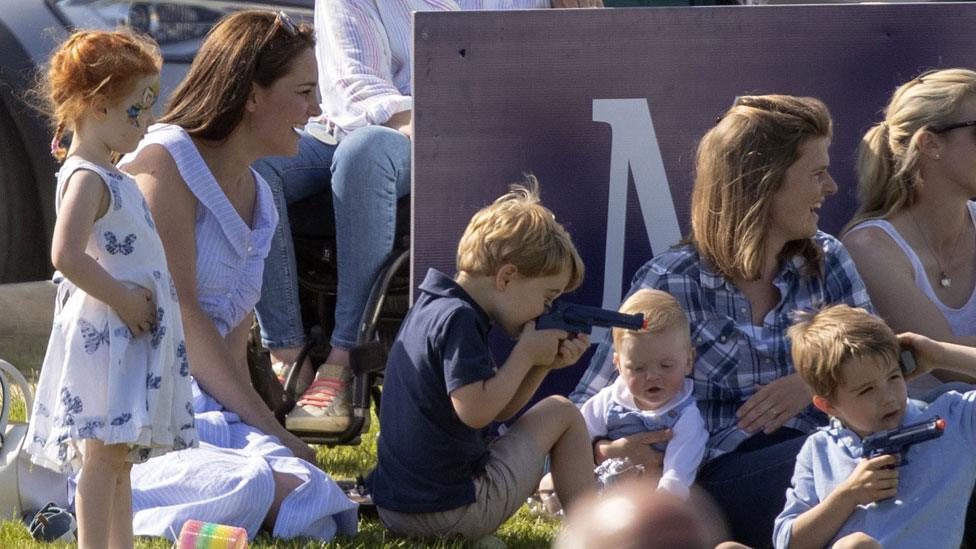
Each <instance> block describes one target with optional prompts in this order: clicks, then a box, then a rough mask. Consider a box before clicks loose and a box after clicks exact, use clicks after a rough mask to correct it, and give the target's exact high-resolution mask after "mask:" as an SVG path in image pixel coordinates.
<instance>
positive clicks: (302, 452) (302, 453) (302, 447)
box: [278, 428, 316, 465]
mask: <svg viewBox="0 0 976 549" xmlns="http://www.w3.org/2000/svg"><path fill="white" fill-rule="evenodd" d="M278 439H279V440H280V441H281V444H282V445H284V446H285V448H288V449H289V450H291V453H293V454H295V457H297V458H300V459H304V460H305V461H307V462H309V463H311V464H312V465H316V460H315V450H314V449H313V448H312V447H311V446H309V445H308V444H305V443H304V442H303V441H302V439H300V438H298V437H296V436H295V435H293V434H291V432H289V431H286V430H285V429H284V428H282V429H281V432H280V433H278Z"/></svg>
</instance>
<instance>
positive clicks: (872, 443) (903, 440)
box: [863, 416, 946, 466]
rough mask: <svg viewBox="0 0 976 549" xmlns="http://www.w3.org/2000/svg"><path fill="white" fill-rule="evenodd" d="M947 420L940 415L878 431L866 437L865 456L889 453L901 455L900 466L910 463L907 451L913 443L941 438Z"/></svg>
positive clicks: (870, 456)
mask: <svg viewBox="0 0 976 549" xmlns="http://www.w3.org/2000/svg"><path fill="white" fill-rule="evenodd" d="M945 427H946V422H945V420H944V419H942V418H941V417H939V416H935V417H934V418H933V419H929V420H925V421H920V422H918V423H913V424H911V425H905V426H904V427H896V428H894V429H888V430H887V431H878V432H877V433H874V434H871V435H868V436H867V437H865V439H864V444H863V447H864V457H866V458H873V457H878V456H883V455H887V454H895V455H898V456H900V457H901V462H900V463H899V464H898V465H899V466H901V465H904V464H906V463H908V460H906V459H905V453H906V452H907V451H908V448H909V447H910V446H911V445H912V444H916V443H919V442H925V441H926V440H932V439H933V438H939V437H941V436H942V433H943V431H945Z"/></svg>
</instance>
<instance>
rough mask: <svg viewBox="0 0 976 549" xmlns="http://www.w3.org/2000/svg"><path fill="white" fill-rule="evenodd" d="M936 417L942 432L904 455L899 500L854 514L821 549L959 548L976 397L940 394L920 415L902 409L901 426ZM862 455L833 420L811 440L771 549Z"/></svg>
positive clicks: (972, 467)
mask: <svg viewBox="0 0 976 549" xmlns="http://www.w3.org/2000/svg"><path fill="white" fill-rule="evenodd" d="M935 416H940V417H942V418H943V419H944V420H945V421H946V428H945V432H944V434H943V435H942V437H941V438H937V439H933V440H929V441H926V442H921V443H918V444H916V445H914V446H912V447H911V448H910V449H909V450H908V453H907V454H906V455H905V459H906V461H907V463H904V464H903V465H902V466H900V467H899V468H898V494H897V495H896V496H895V497H894V498H890V499H887V500H884V501H880V502H878V503H877V504H876V505H872V506H858V507H857V508H856V509H855V510H854V512H853V513H852V514H851V516H850V517H848V519H847V522H845V523H844V525H843V526H842V527H841V529H840V530H839V531H838V532H837V533H836V534H835V535H834V538H833V539H832V540H831V541H830V542H828V544H827V545H831V544H832V543H834V542H835V541H837V540H838V539H840V538H842V537H844V536H846V535H848V534H851V533H854V532H864V533H866V534H868V535H870V536H872V537H874V538H875V539H876V540H878V541H879V542H880V543H881V545H883V546H884V547H886V548H888V549H893V548H894V549H897V548H899V547H905V548H914V547H926V548H929V549H931V548H937V547H946V548H952V549H956V548H958V547H959V544H960V543H961V542H962V535H963V530H964V529H965V519H966V506H967V504H968V503H969V498H970V497H971V496H972V494H973V485H974V482H976V391H970V392H968V393H966V394H960V393H957V392H954V391H953V392H950V393H946V394H944V395H942V396H941V397H939V398H938V399H936V401H935V402H933V403H932V404H931V405H929V406H928V408H926V409H925V410H919V409H918V408H917V407H916V406H915V405H914V404H912V402H911V401H909V403H908V407H907V409H906V410H905V418H904V419H903V420H902V425H907V424H911V423H918V422H920V421H923V420H928V419H932V418H934V417H935ZM861 455H862V450H861V438H860V437H858V436H857V434H855V433H854V432H853V431H850V430H848V429H845V428H844V427H843V426H842V425H841V424H840V422H839V421H837V420H833V421H831V425H829V426H827V427H824V428H822V429H821V430H819V431H818V432H816V433H814V434H812V435H810V438H808V439H807V441H806V443H805V444H804V445H803V448H802V449H801V450H800V453H799V455H798V456H797V457H796V470H795V471H794V473H793V481H792V486H791V487H790V488H788V489H787V490H786V506H785V508H784V509H783V512H781V513H780V514H779V516H778V517H776V524H775V527H774V531H773V541H774V543H775V545H776V547H777V548H778V549H779V548H786V547H789V544H790V536H791V535H792V528H793V521H794V520H796V518H797V517H798V516H799V515H801V514H802V513H805V512H806V511H809V510H810V509H811V508H813V507H814V506H815V505H817V504H818V503H820V502H821V501H823V500H824V499H825V498H826V497H827V496H828V495H829V494H830V493H831V492H833V491H834V490H835V489H836V488H837V486H838V485H840V484H841V483H842V482H844V481H845V480H847V478H848V477H849V476H850V475H851V473H852V472H853V471H854V468H855V467H857V464H858V462H860V461H861Z"/></svg>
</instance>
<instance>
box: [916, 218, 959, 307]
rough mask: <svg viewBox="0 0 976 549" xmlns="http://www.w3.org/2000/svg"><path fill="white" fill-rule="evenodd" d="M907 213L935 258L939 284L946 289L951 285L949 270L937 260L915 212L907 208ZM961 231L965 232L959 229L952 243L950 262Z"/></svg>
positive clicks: (957, 245)
mask: <svg viewBox="0 0 976 549" xmlns="http://www.w3.org/2000/svg"><path fill="white" fill-rule="evenodd" d="M908 215H909V216H911V218H912V222H913V223H915V229H916V230H918V234H919V235H921V236H922V242H924V243H925V246H926V247H927V248H928V249H929V253H930V254H932V257H933V258H935V264H936V265H938V267H939V286H942V287H943V288H946V289H948V288H949V286H952V278H950V277H949V270H948V269H946V268H945V267H944V266H943V265H942V261H940V260H939V256H938V254H936V253H935V248H933V247H932V244H930V243H929V239H928V238H926V236H925V232H924V231H922V226H921V225H919V224H918V220H917V219H915V214H914V213H913V212H912V210H910V209H909V210H908ZM963 232H965V230H963V231H959V234H957V235H956V241H955V243H953V245H952V252H951V253H949V262H950V263H951V262H952V256H954V255H956V248H958V247H959V241H960V240H961V239H962V233H963Z"/></svg>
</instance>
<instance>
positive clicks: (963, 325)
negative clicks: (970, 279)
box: [848, 201, 976, 396]
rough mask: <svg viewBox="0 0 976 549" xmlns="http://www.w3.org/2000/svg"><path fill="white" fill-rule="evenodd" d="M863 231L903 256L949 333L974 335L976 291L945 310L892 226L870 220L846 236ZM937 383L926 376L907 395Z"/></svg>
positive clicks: (975, 211) (975, 209)
mask: <svg viewBox="0 0 976 549" xmlns="http://www.w3.org/2000/svg"><path fill="white" fill-rule="evenodd" d="M968 205H969V215H970V218H971V219H972V220H973V225H974V226H976V202H973V201H970V202H969V203H968ZM867 227H877V228H879V229H881V230H882V231H884V232H885V233H886V234H887V235H888V236H890V237H891V239H892V240H894V241H895V243H897V244H898V246H899V247H900V248H901V251H902V253H904V254H905V256H906V257H907V258H908V260H909V261H910V262H911V264H912V268H913V269H914V270H915V285H916V286H918V289H919V290H921V291H922V293H923V294H925V296H926V297H928V298H929V301H931V302H932V303H933V304H935V306H936V307H937V308H938V309H939V311H940V312H941V313H942V316H944V317H945V319H946V321H947V322H948V323H949V329H951V330H952V333H953V334H955V335H957V336H971V335H976V288H974V291H973V293H972V294H970V296H969V300H967V301H966V303H965V304H963V306H962V307H960V308H958V309H954V308H952V307H949V306H947V305H946V304H944V303H942V301H941V300H940V299H939V298H938V297H937V296H936V295H935V289H934V288H932V283H931V282H929V277H928V276H927V275H926V274H925V269H924V268H923V267H922V260H921V259H919V257H918V254H917V253H915V250H914V249H912V247H911V246H909V245H908V242H906V241H905V239H904V238H902V236H901V234H900V233H899V232H898V230H897V229H895V226H894V225H892V224H891V223H890V222H888V221H886V220H884V219H871V220H869V221H865V222H863V223H859V224H858V225H856V226H855V227H853V228H851V230H850V231H848V232H854V231H858V230H861V229H865V228H867ZM938 383H939V382H938V380H937V379H936V378H935V377H934V376H932V375H931V374H927V375H925V376H922V377H921V378H916V379H913V380H912V381H911V382H910V383H909V393H911V395H912V396H920V395H922V394H924V392H926V391H927V390H928V389H931V388H933V387H934V386H936V385H938Z"/></svg>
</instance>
